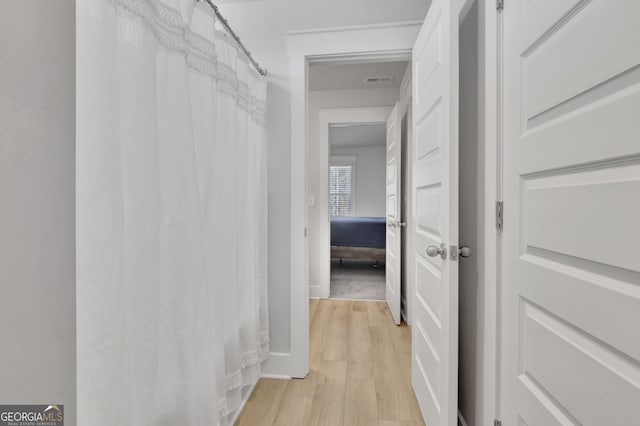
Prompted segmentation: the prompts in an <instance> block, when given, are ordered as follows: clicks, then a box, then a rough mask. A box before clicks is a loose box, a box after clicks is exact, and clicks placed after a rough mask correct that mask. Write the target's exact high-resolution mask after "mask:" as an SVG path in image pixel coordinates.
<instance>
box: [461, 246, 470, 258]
mask: <svg viewBox="0 0 640 426" xmlns="http://www.w3.org/2000/svg"><path fill="white" fill-rule="evenodd" d="M458 254H460V257H464V258H467V257H469V256H471V248H469V246H460V249H459V250H458Z"/></svg>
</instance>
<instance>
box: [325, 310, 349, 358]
mask: <svg viewBox="0 0 640 426" xmlns="http://www.w3.org/2000/svg"><path fill="white" fill-rule="evenodd" d="M333 303H335V306H336V308H335V310H334V311H333V313H332V315H331V318H330V319H329V328H328V329H327V337H326V342H325V346H324V353H323V355H322V359H328V360H333V361H347V359H348V356H349V322H350V321H351V315H350V313H351V301H349V300H335V301H333Z"/></svg>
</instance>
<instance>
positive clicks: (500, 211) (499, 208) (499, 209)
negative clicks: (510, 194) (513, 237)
mask: <svg viewBox="0 0 640 426" xmlns="http://www.w3.org/2000/svg"><path fill="white" fill-rule="evenodd" d="M503 215H504V204H503V202H502V201H496V228H498V229H499V230H502V226H503V221H504V216H503Z"/></svg>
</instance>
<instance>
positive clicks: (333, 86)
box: [309, 61, 409, 90]
mask: <svg viewBox="0 0 640 426" xmlns="http://www.w3.org/2000/svg"><path fill="white" fill-rule="evenodd" d="M408 64H409V63H408V62H406V61H405V62H377V63H370V64H359V63H358V64H338V65H336V64H329V63H315V64H314V63H312V64H310V66H309V90H347V89H373V88H384V87H393V88H398V87H400V83H401V82H402V77H404V72H405V70H406V69H407V65H408ZM371 77H391V81H385V82H375V83H369V82H365V81H364V80H365V79H366V78H371Z"/></svg>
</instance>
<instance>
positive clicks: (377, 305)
mask: <svg viewBox="0 0 640 426" xmlns="http://www.w3.org/2000/svg"><path fill="white" fill-rule="evenodd" d="M367 313H368V314H369V326H371V327H382V326H383V325H385V323H386V322H387V321H388V318H387V317H388V316H387V305H386V303H385V302H370V303H369V304H367Z"/></svg>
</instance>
